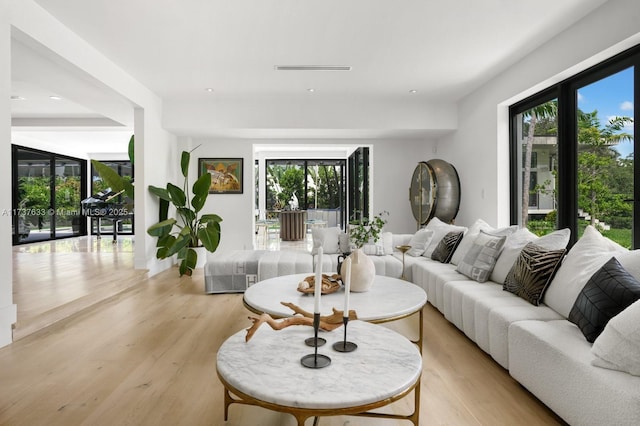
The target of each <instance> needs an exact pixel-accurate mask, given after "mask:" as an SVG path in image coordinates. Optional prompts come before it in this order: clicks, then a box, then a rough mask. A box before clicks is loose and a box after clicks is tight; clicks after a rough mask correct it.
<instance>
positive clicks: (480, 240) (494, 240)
mask: <svg viewBox="0 0 640 426" xmlns="http://www.w3.org/2000/svg"><path fill="white" fill-rule="evenodd" d="M506 239H507V236H506V235H502V236H500V235H492V234H489V233H487V232H484V231H482V230H481V231H480V233H479V234H478V236H477V237H476V239H475V240H474V242H473V245H472V246H471V247H470V248H469V250H468V251H467V254H465V256H464V257H463V258H462V261H460V263H458V268H457V271H458V272H460V273H461V274H464V275H466V276H467V277H469V278H471V279H472V280H475V281H478V282H479V283H483V282H485V281H487V280H488V279H489V276H490V275H491V271H493V267H494V266H495V264H496V260H497V259H498V256H500V252H501V251H502V247H503V246H504V242H505V240H506Z"/></svg>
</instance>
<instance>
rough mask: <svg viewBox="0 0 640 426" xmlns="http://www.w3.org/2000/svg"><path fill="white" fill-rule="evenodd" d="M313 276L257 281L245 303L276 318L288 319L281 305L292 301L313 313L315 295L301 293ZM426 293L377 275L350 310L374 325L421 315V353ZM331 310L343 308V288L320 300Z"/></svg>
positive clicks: (353, 300) (353, 296) (324, 309)
mask: <svg viewBox="0 0 640 426" xmlns="http://www.w3.org/2000/svg"><path fill="white" fill-rule="evenodd" d="M309 275H311V274H297V275H285V276H282V277H274V278H270V279H268V280H264V281H260V282H257V283H256V284H254V285H252V286H251V287H249V288H248V289H247V290H246V291H245V293H244V298H243V302H244V305H245V306H246V307H247V309H249V310H250V311H252V312H254V313H256V314H258V315H260V314H262V313H267V314H269V315H271V316H272V317H273V318H285V317H290V316H292V315H293V312H292V311H291V310H290V309H289V308H287V307H286V306H284V305H282V304H281V303H280V302H289V303H293V304H294V305H297V306H299V307H300V308H302V309H304V310H306V311H308V312H313V302H314V298H313V294H305V293H301V292H299V291H298V290H297V287H298V283H299V282H300V281H302V280H303V279H304V278H305V277H308V276H309ZM426 303H427V293H426V292H425V291H424V290H423V289H422V288H420V287H418V286H417V285H415V284H413V283H410V282H408V281H404V280H400V279H397V278H391V277H385V276H382V275H376V278H375V281H374V283H373V286H372V287H371V290H369V291H366V292H363V293H355V292H351V296H350V297H349V309H350V310H354V311H356V314H357V315H358V319H359V320H362V321H367V322H371V323H383V322H388V321H395V320H398V319H401V318H405V317H408V316H411V315H413V314H415V313H417V312H419V314H420V320H419V321H420V325H419V337H418V340H417V341H415V342H414V343H416V344H417V345H418V348H420V351H422V336H423V319H424V318H423V313H422V308H423V307H424V305H425V304H426ZM332 308H336V309H338V310H342V309H343V308H344V289H343V288H340V290H338V291H336V292H335V293H331V294H324V295H322V297H321V299H320V313H321V314H322V315H329V314H331V313H332Z"/></svg>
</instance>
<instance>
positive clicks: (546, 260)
mask: <svg viewBox="0 0 640 426" xmlns="http://www.w3.org/2000/svg"><path fill="white" fill-rule="evenodd" d="M565 252H566V250H565V249H562V250H547V249H545V248H543V247H540V246H538V245H536V244H534V243H528V244H527V245H526V246H524V247H523V248H522V251H521V252H520V256H518V259H517V260H516V262H515V263H514V264H513V266H512V267H511V270H510V271H509V273H508V274H507V278H506V279H505V280H504V285H503V286H502V289H503V290H505V291H508V292H511V293H513V294H515V295H516V296H520V297H522V298H523V299H524V300H526V301H528V302H529V303H531V304H533V305H536V306H538V305H539V304H540V302H541V301H542V297H543V296H544V292H545V291H546V290H547V287H549V283H550V282H551V280H552V279H553V275H554V274H555V272H556V269H558V266H560V261H561V260H562V258H563V257H564V254H565Z"/></svg>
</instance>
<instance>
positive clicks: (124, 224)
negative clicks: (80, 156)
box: [91, 161, 134, 235]
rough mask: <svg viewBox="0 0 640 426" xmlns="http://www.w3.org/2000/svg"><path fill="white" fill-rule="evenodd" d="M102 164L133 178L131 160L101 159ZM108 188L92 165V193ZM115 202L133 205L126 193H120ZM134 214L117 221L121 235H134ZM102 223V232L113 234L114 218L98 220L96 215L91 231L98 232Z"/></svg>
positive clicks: (92, 219)
mask: <svg viewBox="0 0 640 426" xmlns="http://www.w3.org/2000/svg"><path fill="white" fill-rule="evenodd" d="M101 163H102V164H105V165H107V166H109V167H110V168H111V169H113V171H115V172H116V173H118V174H119V175H120V176H123V177H124V176H129V177H131V178H132V179H133V177H134V176H133V165H132V164H131V161H101ZM105 189H107V184H106V183H105V182H104V181H103V180H102V178H101V177H100V174H99V173H98V172H97V171H96V170H95V169H94V168H93V166H91V194H97V193H98V192H100V191H103V190H105ZM114 202H115V203H118V204H122V205H133V200H132V199H130V198H128V197H127V196H125V195H124V194H121V195H118V197H117V198H116V199H115V200H114ZM133 217H134V216H133V215H131V216H127V217H123V218H122V220H120V221H118V222H117V226H118V234H120V235H133V233H134V229H133V223H134V219H133ZM98 224H99V225H100V234H113V224H114V221H113V220H98V219H97V218H95V217H92V218H91V233H92V234H97V227H98Z"/></svg>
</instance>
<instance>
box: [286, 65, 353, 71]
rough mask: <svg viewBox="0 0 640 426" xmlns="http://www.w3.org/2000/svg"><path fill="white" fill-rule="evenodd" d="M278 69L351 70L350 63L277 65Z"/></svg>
mask: <svg viewBox="0 0 640 426" xmlns="http://www.w3.org/2000/svg"><path fill="white" fill-rule="evenodd" d="M275 69H276V70H277V71H351V67H350V66H348V65H276V66H275Z"/></svg>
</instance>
